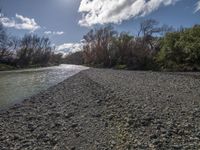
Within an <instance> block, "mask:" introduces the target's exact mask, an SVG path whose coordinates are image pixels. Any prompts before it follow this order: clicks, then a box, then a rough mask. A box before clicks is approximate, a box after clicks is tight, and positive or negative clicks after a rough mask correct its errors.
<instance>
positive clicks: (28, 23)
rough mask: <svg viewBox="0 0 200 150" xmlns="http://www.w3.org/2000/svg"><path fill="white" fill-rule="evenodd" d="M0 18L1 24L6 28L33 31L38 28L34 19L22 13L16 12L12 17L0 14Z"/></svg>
mask: <svg viewBox="0 0 200 150" xmlns="http://www.w3.org/2000/svg"><path fill="white" fill-rule="evenodd" d="M1 16H2V18H0V20H1V22H2V24H3V25H4V26H5V27H7V28H15V29H23V30H29V31H31V32H34V31H35V30H37V29H39V28H40V26H39V25H38V24H37V23H36V22H35V19H33V18H28V17H24V16H22V15H19V14H16V15H15V19H14V18H11V19H10V18H7V17H4V16H3V15H2V14H1Z"/></svg>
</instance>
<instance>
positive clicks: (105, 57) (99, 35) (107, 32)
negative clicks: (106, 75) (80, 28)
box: [83, 26, 116, 66]
mask: <svg viewBox="0 0 200 150" xmlns="http://www.w3.org/2000/svg"><path fill="white" fill-rule="evenodd" d="M115 35H116V31H114V30H113V27H111V26H106V27H104V28H100V29H95V30H91V31H89V32H88V33H87V34H86V35H85V36H84V37H83V38H84V40H85V46H84V59H85V62H86V63H91V62H92V63H93V64H101V65H103V66H108V65H109V64H110V56H109V45H110V43H111V40H112V39H113V37H114V36H115Z"/></svg>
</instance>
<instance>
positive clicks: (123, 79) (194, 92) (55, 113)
mask: <svg viewBox="0 0 200 150" xmlns="http://www.w3.org/2000/svg"><path fill="white" fill-rule="evenodd" d="M111 149H113V150H135V149H136V150H137V149H140V150H142V149H144V150H148V149H149V150H165V149H166V150H179V149H180V150H182V149H183V150H199V149H200V73H159V72H143V71H122V70H111V69H89V70H85V71H82V72H80V73H78V74H76V75H74V76H73V77H71V78H69V79H67V80H65V81H64V82H62V83H59V84H58V85H56V86H54V87H51V88H49V89H48V90H46V91H43V92H41V93H39V94H38V95H35V96H33V97H31V98H29V99H26V100H24V101H23V102H22V103H21V104H15V105H13V106H11V107H9V108H7V109H4V110H1V111H0V150H111Z"/></svg>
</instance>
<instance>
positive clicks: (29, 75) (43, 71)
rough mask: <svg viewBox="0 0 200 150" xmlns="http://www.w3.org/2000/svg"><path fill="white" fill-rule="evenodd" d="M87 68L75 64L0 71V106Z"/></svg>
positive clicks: (44, 88)
mask: <svg viewBox="0 0 200 150" xmlns="http://www.w3.org/2000/svg"><path fill="white" fill-rule="evenodd" d="M85 69H88V68H87V67H84V66H77V65H60V66H55V67H46V68H37V69H24V70H15V71H1V72H0V107H4V106H7V105H10V104H13V103H18V102H20V101H21V100H23V99H25V98H28V97H30V96H32V95H35V94H37V93H39V92H41V91H43V90H46V89H48V88H49V87H51V86H53V85H56V84H58V83H60V82H62V81H64V80H65V79H67V78H69V77H70V76H73V75H75V74H77V73H78V72H80V71H82V70H85Z"/></svg>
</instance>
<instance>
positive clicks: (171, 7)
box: [0, 0, 200, 50]
mask: <svg viewBox="0 0 200 150" xmlns="http://www.w3.org/2000/svg"><path fill="white" fill-rule="evenodd" d="M198 4H199V5H198ZM0 8H1V9H2V12H3V13H4V16H5V17H4V22H5V27H6V28H7V30H8V32H9V33H10V34H12V35H16V36H23V35H24V34H25V33H30V32H32V33H36V34H39V35H41V36H42V35H45V36H49V37H50V39H51V40H52V43H54V44H55V45H56V46H59V45H60V49H62V48H65V50H66V49H67V50H69V49H70V48H75V49H76V48H78V47H79V45H78V43H79V42H80V41H81V39H82V37H83V35H84V34H85V33H87V32H88V31H89V30H90V29H91V28H92V27H94V26H97V25H98V26H99V25H104V24H107V23H112V24H114V27H115V28H116V29H117V30H119V31H128V32H131V33H136V32H137V30H138V25H139V22H140V21H141V20H143V19H149V18H151V19H156V20H158V21H159V22H160V23H161V24H168V25H172V26H174V27H180V26H183V27H190V26H193V25H194V24H200V11H198V8H199V9H200V1H199V0H93V1H90V0H0ZM6 23H7V24H6Z"/></svg>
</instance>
